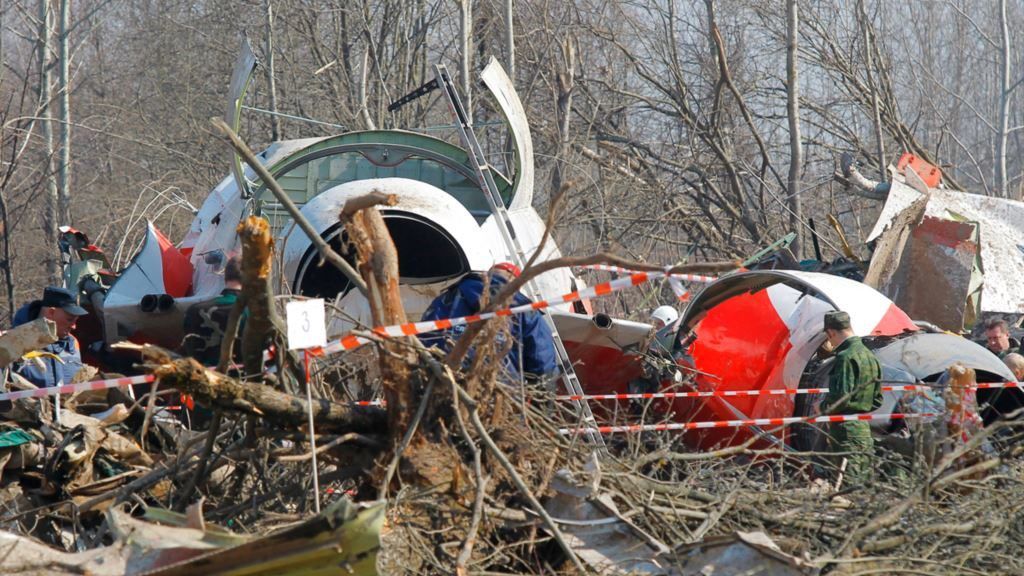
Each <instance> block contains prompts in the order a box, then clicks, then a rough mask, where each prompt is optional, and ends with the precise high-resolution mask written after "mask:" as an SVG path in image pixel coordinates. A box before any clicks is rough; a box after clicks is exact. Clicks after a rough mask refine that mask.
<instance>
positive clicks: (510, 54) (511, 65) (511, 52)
mask: <svg viewBox="0 0 1024 576" xmlns="http://www.w3.org/2000/svg"><path fill="white" fill-rule="evenodd" d="M513 30H514V29H513V27H512V0H505V64H506V66H507V68H508V77H509V78H511V79H512V82H513V83H515V81H516V40H515V35H514V34H513Z"/></svg>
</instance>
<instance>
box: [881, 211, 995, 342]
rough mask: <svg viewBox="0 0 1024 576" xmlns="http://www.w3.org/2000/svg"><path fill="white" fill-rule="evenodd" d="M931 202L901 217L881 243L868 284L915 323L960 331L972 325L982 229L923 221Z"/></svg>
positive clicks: (930, 219) (952, 222)
mask: <svg viewBox="0 0 1024 576" xmlns="http://www.w3.org/2000/svg"><path fill="white" fill-rule="evenodd" d="M926 200H927V198H921V199H920V200H918V201H917V202H915V203H914V204H913V205H911V207H910V208H908V209H907V210H905V211H903V212H902V213H900V215H899V216H898V217H897V219H896V221H894V223H893V226H892V227H891V228H890V229H888V230H886V231H885V233H883V234H882V236H881V238H880V239H879V246H878V247H877V248H876V252H875V256H874V258H872V261H871V268H870V269H869V270H868V275H867V277H866V278H865V282H866V283H867V284H868V285H870V286H872V287H874V288H876V289H877V290H879V291H880V292H882V293H883V294H885V295H886V296H888V297H889V298H890V299H891V300H892V301H893V302H895V303H896V305H897V306H899V307H900V308H902V309H903V310H904V311H905V312H906V313H907V314H909V315H910V317H911V318H914V319H915V320H925V321H928V322H931V323H933V324H935V325H937V326H939V327H941V328H944V329H946V330H952V331H960V330H962V329H963V328H964V327H965V325H970V324H972V323H973V322H974V320H975V316H976V310H974V309H973V307H972V306H971V305H970V302H969V301H971V298H970V296H971V294H972V292H973V291H974V289H975V286H974V285H973V284H972V278H973V277H974V276H975V262H976V260H977V259H978V255H979V250H980V246H979V244H978V224H977V223H974V222H962V221H956V220H946V219H943V218H936V217H933V216H923V217H922V218H920V219H918V214H923V212H924V208H925V203H926Z"/></svg>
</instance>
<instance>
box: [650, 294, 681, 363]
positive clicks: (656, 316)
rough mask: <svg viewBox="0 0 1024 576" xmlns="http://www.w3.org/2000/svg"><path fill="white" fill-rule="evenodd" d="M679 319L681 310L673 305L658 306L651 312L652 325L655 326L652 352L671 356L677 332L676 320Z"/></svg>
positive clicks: (667, 356)
mask: <svg viewBox="0 0 1024 576" xmlns="http://www.w3.org/2000/svg"><path fill="white" fill-rule="evenodd" d="M678 320H679V312H677V311H676V309H675V308H674V307H672V306H667V305H666V306H658V307H657V308H655V309H654V312H651V325H652V326H654V338H653V339H652V341H651V348H650V352H651V353H653V354H657V355H659V356H664V357H666V358H670V357H671V356H672V348H673V344H674V343H675V342H673V340H674V337H675V334H676V322H677V321H678Z"/></svg>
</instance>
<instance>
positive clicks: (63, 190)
mask: <svg viewBox="0 0 1024 576" xmlns="http://www.w3.org/2000/svg"><path fill="white" fill-rule="evenodd" d="M70 19H71V0H60V36H59V37H58V40H57V58H58V64H59V67H58V76H57V91H58V94H59V96H60V98H59V99H58V100H57V102H58V103H59V104H60V106H59V108H58V114H59V127H60V160H59V162H60V164H59V170H58V172H57V176H58V180H57V182H58V188H57V217H58V220H57V224H58V225H63V226H70V225H71V83H70V80H69V71H70V67H71V55H70V53H69V49H68V44H69V38H68V34H70V29H69V28H70Z"/></svg>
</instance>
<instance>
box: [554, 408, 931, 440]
mask: <svg viewBox="0 0 1024 576" xmlns="http://www.w3.org/2000/svg"><path fill="white" fill-rule="evenodd" d="M934 416H938V414H935V413H930V412H925V413H921V414H836V415H831V416H792V417H789V418H753V419H750V420H717V421H714V422H669V423H665V424H632V425H626V426H597V427H592V428H560V429H559V430H558V432H559V434H562V435H563V436H566V435H570V434H593V433H597V434H622V433H627V432H663V431H668V430H701V429H705V428H742V427H745V426H788V425H790V424H800V423H807V424H820V423H832V422H857V421H871V420H910V419H912V418H931V417H934Z"/></svg>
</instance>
